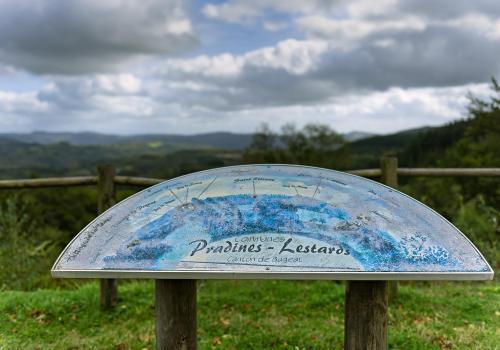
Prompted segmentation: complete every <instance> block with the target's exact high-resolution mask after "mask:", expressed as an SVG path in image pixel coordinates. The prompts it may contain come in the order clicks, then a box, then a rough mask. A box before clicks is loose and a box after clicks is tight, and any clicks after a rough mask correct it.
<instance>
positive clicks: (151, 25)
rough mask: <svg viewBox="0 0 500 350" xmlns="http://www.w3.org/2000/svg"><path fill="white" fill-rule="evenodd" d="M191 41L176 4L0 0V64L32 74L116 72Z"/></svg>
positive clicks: (162, 0) (166, 0) (174, 0)
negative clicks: (137, 60)
mask: <svg viewBox="0 0 500 350" xmlns="http://www.w3.org/2000/svg"><path fill="white" fill-rule="evenodd" d="M195 42H196V38H195V34H194V30H193V27H192V24H191V20H190V19H189V17H188V15H187V13H186V10H185V9H184V4H183V2H182V1H181V0H148V1H140V2H139V1H135V0H110V1H101V0H83V1H66V0H33V1H30V2H24V1H0V61H1V62H4V63H5V64H9V65H12V66H15V67H17V68H21V69H26V70H28V71H32V72H35V73H41V74H46V73H53V74H81V73H89V72H90V73H92V72H102V71H109V70H116V69H117V68H118V67H122V64H123V63H126V62H130V61H131V60H132V59H138V58H140V57H143V56H151V55H164V54H172V53H177V52H182V51H184V50H186V49H188V48H190V47H193V45H194V43H195Z"/></svg>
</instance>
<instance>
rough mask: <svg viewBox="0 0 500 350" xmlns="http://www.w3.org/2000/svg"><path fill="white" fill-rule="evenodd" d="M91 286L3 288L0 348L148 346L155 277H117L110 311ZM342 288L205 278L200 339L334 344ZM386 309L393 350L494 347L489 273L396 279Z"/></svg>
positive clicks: (498, 330)
mask: <svg viewBox="0 0 500 350" xmlns="http://www.w3.org/2000/svg"><path fill="white" fill-rule="evenodd" d="M98 292H99V290H98V286H97V284H96V283H89V284H85V285H82V286H80V287H79V288H78V289H72V290H71V289H63V290H50V289H47V290H38V291H33V292H21V291H3V292H0V349H120V350H123V349H153V348H154V306H153V284H152V282H131V283H126V284H123V285H121V286H120V297H121V301H120V304H119V306H118V307H117V308H116V309H115V310H113V311H111V312H105V311H101V310H100V309H99V307H98ZM343 297H344V288H343V285H342V284H336V283H333V282H324V281H318V282H295V281H202V282H200V283H199V294H198V298H199V300H198V322H199V329H198V335H199V348H200V349H212V348H216V349H337V348H341V347H342V338H343V311H344V310H343ZM389 316H390V320H389V347H390V348H391V349H496V348H500V285H499V284H498V283H496V282H489V283H432V284H411V285H403V286H401V287H400V294H399V297H398V299H397V300H396V301H395V302H394V303H393V304H391V307H390V315H389Z"/></svg>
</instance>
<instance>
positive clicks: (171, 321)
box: [155, 279, 197, 350]
mask: <svg viewBox="0 0 500 350" xmlns="http://www.w3.org/2000/svg"><path fill="white" fill-rule="evenodd" d="M155 283H156V286H155V287H156V291H155V294H156V300H155V309H156V349H157V350H181V349H182V350H196V338H197V335H196V280H160V279H159V280H155Z"/></svg>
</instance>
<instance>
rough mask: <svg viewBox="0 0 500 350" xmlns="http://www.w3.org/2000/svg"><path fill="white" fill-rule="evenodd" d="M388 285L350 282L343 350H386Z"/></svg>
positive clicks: (381, 282)
mask: <svg viewBox="0 0 500 350" xmlns="http://www.w3.org/2000/svg"><path fill="white" fill-rule="evenodd" d="M387 304H388V301H387V282H386V281H348V282H347V287H346V294H345V320H344V350H366V349H370V350H385V349H387V311H388V310H387Z"/></svg>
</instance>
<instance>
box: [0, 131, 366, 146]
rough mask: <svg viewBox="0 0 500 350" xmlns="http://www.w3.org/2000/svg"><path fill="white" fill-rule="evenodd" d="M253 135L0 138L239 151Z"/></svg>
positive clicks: (357, 136)
mask: <svg viewBox="0 0 500 350" xmlns="http://www.w3.org/2000/svg"><path fill="white" fill-rule="evenodd" d="M252 135H253V134H241V133H231V132H212V133H204V134H195V135H174V134H143V135H130V136H122V135H112V134H101V133H96V132H45V131H35V132H32V133H29V134H21V133H4V134H0V139H8V140H14V141H19V142H23V143H37V144H40V145H50V144H55V143H61V142H65V143H69V144H71V145H75V146H97V145H114V144H150V145H153V146H157V147H158V146H172V148H174V149H185V148H188V149H192V148H207V147H213V148H220V149H226V150H242V149H245V148H247V147H248V146H249V145H250V142H251V141H252ZM373 135H374V134H371V133H366V132H360V131H353V132H349V133H346V134H344V137H345V138H346V140H347V141H349V142H352V141H358V140H361V139H364V138H367V137H370V136H373Z"/></svg>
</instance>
